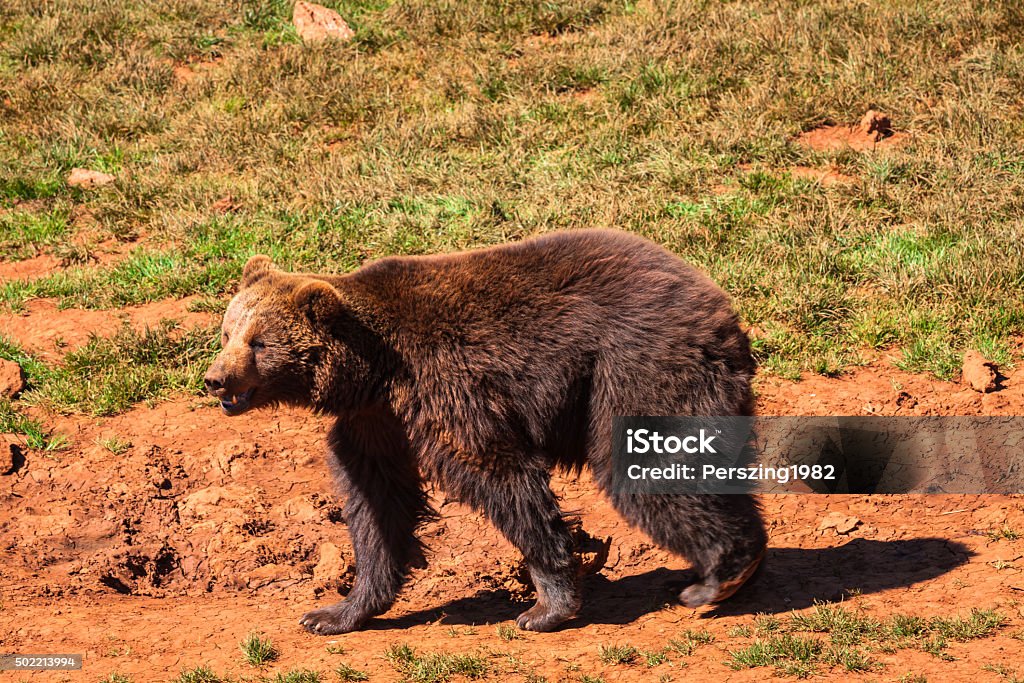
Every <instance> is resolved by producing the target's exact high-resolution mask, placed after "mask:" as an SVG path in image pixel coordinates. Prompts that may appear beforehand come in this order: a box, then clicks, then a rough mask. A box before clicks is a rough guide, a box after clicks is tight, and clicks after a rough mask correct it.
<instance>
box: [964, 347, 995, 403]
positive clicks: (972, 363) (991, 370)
mask: <svg viewBox="0 0 1024 683" xmlns="http://www.w3.org/2000/svg"><path fill="white" fill-rule="evenodd" d="M997 378H998V373H997V371H996V364H995V363H993V362H992V361H990V360H988V359H987V358H985V356H983V355H981V354H980V353H978V352H977V351H974V350H971V351H968V352H967V353H965V354H964V366H963V370H962V372H961V378H960V379H961V382H962V383H963V384H966V385H968V386H969V387H971V388H972V389H974V390H975V391H980V392H981V393H986V392H989V391H994V390H995V388H996V380H997Z"/></svg>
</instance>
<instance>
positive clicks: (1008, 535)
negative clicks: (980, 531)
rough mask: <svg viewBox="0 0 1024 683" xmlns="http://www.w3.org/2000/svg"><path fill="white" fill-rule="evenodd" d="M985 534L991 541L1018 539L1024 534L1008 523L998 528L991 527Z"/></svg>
mask: <svg viewBox="0 0 1024 683" xmlns="http://www.w3.org/2000/svg"><path fill="white" fill-rule="evenodd" d="M986 536H988V538H989V540H991V541H1018V540H1020V539H1021V538H1024V534H1022V533H1021V532H1020V531H1018V530H1017V529H1014V528H1012V527H1011V526H1010V525H1009V524H1004V525H1003V526H1001V527H999V528H998V529H992V530H991V531H989V532H988V533H987V534H986Z"/></svg>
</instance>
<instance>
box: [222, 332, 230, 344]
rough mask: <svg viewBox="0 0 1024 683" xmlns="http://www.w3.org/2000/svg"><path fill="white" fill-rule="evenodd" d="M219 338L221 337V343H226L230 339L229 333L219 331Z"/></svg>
mask: <svg viewBox="0 0 1024 683" xmlns="http://www.w3.org/2000/svg"><path fill="white" fill-rule="evenodd" d="M221 338H222V339H223V341H222V342H221V344H227V343H228V340H230V339H231V335H230V334H228V333H227V332H221Z"/></svg>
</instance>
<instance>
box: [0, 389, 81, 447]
mask: <svg viewBox="0 0 1024 683" xmlns="http://www.w3.org/2000/svg"><path fill="white" fill-rule="evenodd" d="M0 433H2V434H17V435H20V436H21V437H22V438H23V439H25V445H26V446H28V447H29V448H34V449H38V450H44V451H53V450H58V449H60V448H63V447H64V446H65V445H66V444H67V439H66V438H65V437H63V436H61V435H59V434H53V433H52V432H51V431H50V430H49V429H47V428H46V427H45V426H44V425H43V423H42V422H41V421H39V420H36V419H35V418H32V417H29V416H28V415H26V414H25V413H23V412H21V411H20V410H18V408H16V407H15V405H14V404H12V403H11V402H10V401H8V400H7V399H0Z"/></svg>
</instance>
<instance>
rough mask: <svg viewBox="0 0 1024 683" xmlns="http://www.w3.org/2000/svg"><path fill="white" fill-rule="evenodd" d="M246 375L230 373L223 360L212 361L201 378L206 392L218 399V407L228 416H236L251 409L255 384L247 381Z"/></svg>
mask: <svg viewBox="0 0 1024 683" xmlns="http://www.w3.org/2000/svg"><path fill="white" fill-rule="evenodd" d="M247 379H248V378H247V374H246V373H243V374H242V375H238V374H237V373H233V372H230V371H229V370H228V369H227V364H226V363H224V360H223V358H218V359H217V360H216V361H214V363H213V365H211V366H210V369H209V370H207V371H206V376H205V377H203V383H204V384H205V385H206V391H207V393H208V394H210V395H211V396H213V397H215V398H218V399H220V407H221V408H222V409H223V410H224V412H225V413H226V414H228V415H238V414H240V413H243V412H245V411H246V410H248V409H249V408H251V407H252V397H253V394H254V393H255V391H256V387H255V384H254V383H253V382H251V381H247Z"/></svg>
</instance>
